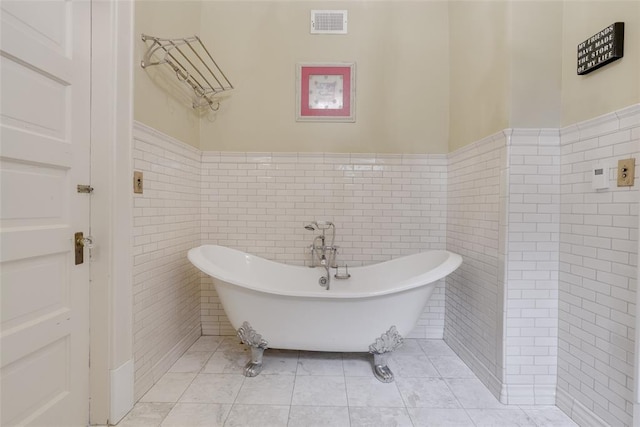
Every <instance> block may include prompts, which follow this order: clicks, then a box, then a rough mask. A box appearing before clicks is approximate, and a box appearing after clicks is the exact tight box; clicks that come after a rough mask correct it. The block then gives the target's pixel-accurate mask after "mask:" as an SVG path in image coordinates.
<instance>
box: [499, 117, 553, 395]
mask: <svg viewBox="0 0 640 427" xmlns="http://www.w3.org/2000/svg"><path fill="white" fill-rule="evenodd" d="M507 151H508V154H507V159H506V160H507V162H506V169H505V171H506V175H507V176H508V180H507V182H506V190H507V191H506V203H504V209H505V211H504V213H503V214H502V221H501V224H503V225H504V227H505V234H504V239H505V242H504V244H503V246H504V247H505V250H504V251H503V252H502V253H501V258H502V259H504V265H505V271H504V277H505V280H504V282H505V285H504V292H505V295H504V299H505V304H504V310H505V315H504V333H505V339H504V340H505V341H504V372H505V373H504V385H505V389H504V390H503V396H502V400H503V401H504V402H505V403H509V404H545V405H553V404H555V400H556V399H555V388H556V374H557V326H558V247H559V231H560V230H559V227H560V175H559V173H560V134H559V131H558V130H557V129H555V130H554V129H513V130H511V131H510V132H509V146H508V150H507Z"/></svg>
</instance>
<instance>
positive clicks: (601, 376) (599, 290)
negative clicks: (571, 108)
mask: <svg viewBox="0 0 640 427" xmlns="http://www.w3.org/2000/svg"><path fill="white" fill-rule="evenodd" d="M561 150H562V155H561V169H562V174H561V187H560V188H561V192H560V196H561V214H560V221H561V229H560V272H559V329H558V343H559V348H558V390H557V393H558V406H560V408H561V409H562V410H564V411H565V412H567V413H568V414H570V415H571V416H572V418H574V419H575V420H583V421H584V422H585V424H586V423H588V424H589V425H598V424H606V425H616V426H622V425H625V426H629V425H632V416H633V410H632V409H633V383H634V378H633V376H634V362H633V361H634V345H635V337H634V333H635V332H634V327H635V310H636V307H635V294H636V284H637V277H636V275H637V259H638V256H637V248H638V229H637V227H638V201H639V191H638V169H636V185H635V186H634V187H617V186H616V181H615V176H616V172H617V161H618V160H620V159H624V158H629V157H633V158H635V159H636V164H637V159H638V158H639V156H640V105H636V106H633V107H630V108H627V109H624V110H622V111H618V112H615V113H610V114H607V115H605V116H602V117H598V118H596V119H594V120H590V121H586V122H583V123H578V124H577V125H574V126H570V127H567V128H564V129H562V132H561ZM596 162H598V163H600V164H604V165H608V166H609V167H610V176H609V185H610V187H609V188H608V189H606V190H593V189H592V186H591V173H592V168H593V167H594V166H595V164H596Z"/></svg>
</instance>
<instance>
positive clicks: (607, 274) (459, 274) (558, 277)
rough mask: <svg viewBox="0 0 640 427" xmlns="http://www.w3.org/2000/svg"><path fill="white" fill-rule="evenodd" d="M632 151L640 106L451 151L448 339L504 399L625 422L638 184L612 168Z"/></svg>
mask: <svg viewBox="0 0 640 427" xmlns="http://www.w3.org/2000/svg"><path fill="white" fill-rule="evenodd" d="M639 155H640V105H636V106H632V107H629V108H626V109H624V110H621V111H618V112H615V113H611V114H608V115H606V116H603V117H598V118H596V119H594V120H592V121H587V122H584V123H580V124H578V125H576V126H571V127H567V128H565V129H562V130H561V131H558V130H553V129H530V130H523V129H518V130H509V129H507V130H505V131H504V132H500V133H498V134H496V135H493V136H491V137H488V138H485V139H483V140H481V141H478V142H476V143H474V144H472V145H470V146H467V147H465V148H463V149H461V150H458V151H456V152H454V153H451V154H450V155H449V171H448V175H449V181H448V218H447V249H448V250H451V251H454V252H458V253H460V254H461V255H462V256H463V257H464V263H463V264H462V266H461V268H460V269H458V271H456V272H454V273H453V274H451V275H450V276H449V277H448V278H447V287H446V298H445V340H446V341H447V342H448V343H449V345H451V346H452V348H454V349H455V350H456V352H457V353H458V354H459V355H460V356H461V357H462V359H463V360H464V361H465V362H466V363H467V364H468V365H469V366H471V368H472V369H473V370H474V372H475V373H476V374H477V375H478V377H479V378H480V379H481V380H482V381H483V382H484V383H485V385H487V387H488V388H489V389H490V390H491V391H492V392H493V393H494V394H495V395H496V396H499V398H500V400H501V401H502V402H504V403H510V404H548V403H554V402H557V404H558V406H560V408H561V409H563V410H564V411H565V412H566V413H568V414H570V415H571V416H572V418H574V419H575V420H576V421H578V422H580V423H584V424H588V425H631V422H632V411H633V405H632V402H633V395H632V387H633V357H634V356H633V352H634V345H635V336H634V334H635V331H634V322H635V290H636V281H637V277H636V275H637V259H638V256H637V248H638V230H637V227H638V202H639V192H638V189H637V186H635V187H620V188H619V187H617V186H616V180H615V177H616V173H617V162H618V160H620V159H624V158H629V157H633V158H636V160H637V158H638V156H639ZM596 164H600V165H605V166H608V167H609V168H610V169H609V171H610V176H609V185H610V188H609V189H606V190H593V189H592V184H591V180H592V173H593V168H594V167H595V166H596ZM637 175H638V173H637V172H636V177H637ZM496 200H499V201H496ZM487 201H489V202H488V203H487ZM554 389H555V390H554Z"/></svg>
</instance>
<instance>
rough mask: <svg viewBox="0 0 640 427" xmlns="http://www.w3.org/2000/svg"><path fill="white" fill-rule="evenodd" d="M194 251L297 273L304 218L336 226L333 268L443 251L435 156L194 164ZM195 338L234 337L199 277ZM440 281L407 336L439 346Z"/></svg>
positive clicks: (210, 156)
mask: <svg viewBox="0 0 640 427" xmlns="http://www.w3.org/2000/svg"><path fill="white" fill-rule="evenodd" d="M202 179H203V181H202V229H203V234H202V238H203V243H215V244H220V245H225V246H230V247H233V248H236V249H240V250H243V251H246V252H249V253H252V254H256V255H259V256H262V257H265V258H268V259H272V260H276V261H280V262H284V263H289V264H297V265H304V264H306V263H308V262H309V251H308V246H309V245H310V243H311V241H312V240H313V237H314V236H315V234H314V233H313V232H310V231H307V230H305V229H304V225H305V224H308V223H309V222H311V221H314V220H329V221H332V222H334V223H335V224H336V227H337V233H336V244H337V245H338V246H340V251H339V255H338V262H339V263H340V264H341V265H342V264H345V263H346V264H348V265H351V266H357V265H363V264H370V263H374V262H379V261H384V260H388V259H390V258H393V257H398V256H402V255H407V254H411V253H415V252H418V251H421V250H428V249H444V247H445V227H446V196H447V195H446V182H447V158H446V156H444V155H384V154H333V153H229V152H204V153H203V156H202ZM202 292H203V294H202V295H203V297H202V311H203V313H202V314H203V325H202V326H203V331H204V333H206V334H235V332H234V331H233V329H232V328H231V326H230V325H229V323H228V321H227V319H226V316H224V312H223V310H222V307H221V306H220V303H219V301H218V298H217V295H216V293H215V289H214V288H213V285H212V283H211V281H210V279H208V278H205V279H203V287H202ZM443 311H444V284H443V282H440V283H439V285H438V287H437V288H436V290H435V292H434V294H433V296H432V298H431V300H430V302H429V305H428V307H427V308H426V309H425V311H424V313H423V315H422V317H421V319H420V321H419V323H418V325H417V327H416V328H415V330H414V331H413V332H412V335H411V336H412V337H420V338H427V337H429V338H440V337H442V328H443V324H444V313H443Z"/></svg>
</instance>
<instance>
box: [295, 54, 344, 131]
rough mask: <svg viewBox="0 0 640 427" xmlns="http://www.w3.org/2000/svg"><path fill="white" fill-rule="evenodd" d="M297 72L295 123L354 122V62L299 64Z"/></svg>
mask: <svg viewBox="0 0 640 427" xmlns="http://www.w3.org/2000/svg"><path fill="white" fill-rule="evenodd" d="M296 68H297V70H296V121H299V122H355V121H356V115H355V111H356V109H355V104H356V102H355V101H356V85H355V82H356V80H355V78H356V64H355V63H354V62H346V63H300V64H297V67H296Z"/></svg>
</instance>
